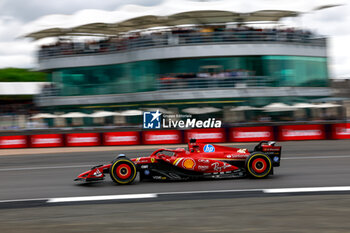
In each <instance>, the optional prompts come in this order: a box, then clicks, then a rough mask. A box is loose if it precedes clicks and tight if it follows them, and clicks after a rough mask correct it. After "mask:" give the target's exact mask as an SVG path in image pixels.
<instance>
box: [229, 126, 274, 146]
mask: <svg viewBox="0 0 350 233" xmlns="http://www.w3.org/2000/svg"><path fill="white" fill-rule="evenodd" d="M229 132H230V136H229V140H230V142H257V141H271V140H275V136H274V133H273V127H272V126H258V127H234V128H230V131H229Z"/></svg>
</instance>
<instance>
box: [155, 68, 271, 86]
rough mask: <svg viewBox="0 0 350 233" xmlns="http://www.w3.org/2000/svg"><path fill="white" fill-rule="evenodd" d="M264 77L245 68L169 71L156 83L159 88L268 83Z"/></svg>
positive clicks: (262, 84)
mask: <svg viewBox="0 0 350 233" xmlns="http://www.w3.org/2000/svg"><path fill="white" fill-rule="evenodd" d="M269 82H270V80H268V79H267V78H266V77H263V76H256V74H255V71H253V70H245V69H231V70H222V71H218V72H198V73H169V74H163V75H160V76H159V78H158V84H159V88H160V89H178V88H209V87H236V86H237V85H245V86H250V85H254V84H255V85H258V84H259V86H265V85H268V84H271V83H269Z"/></svg>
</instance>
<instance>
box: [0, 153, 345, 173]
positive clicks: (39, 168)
mask: <svg viewBox="0 0 350 233" xmlns="http://www.w3.org/2000/svg"><path fill="white" fill-rule="evenodd" d="M332 158H333V159H334V158H350V155H327V156H326V155H325V156H295V157H283V156H282V158H281V160H302V159H305V160H306V159H332ZM84 167H93V165H91V164H90V165H71V166H52V167H16V168H2V169H0V172H4V171H24V170H45V169H66V168H84Z"/></svg>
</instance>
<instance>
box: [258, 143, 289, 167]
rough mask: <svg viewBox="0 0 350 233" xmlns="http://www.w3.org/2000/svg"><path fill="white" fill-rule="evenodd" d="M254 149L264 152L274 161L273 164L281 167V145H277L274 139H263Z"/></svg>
mask: <svg viewBox="0 0 350 233" xmlns="http://www.w3.org/2000/svg"><path fill="white" fill-rule="evenodd" d="M254 151H260V152H264V154H266V155H268V156H269V157H270V159H271V161H272V166H274V167H279V166H280V162H281V151H282V147H281V146H276V142H274V141H261V142H259V144H258V145H256V146H255V148H254Z"/></svg>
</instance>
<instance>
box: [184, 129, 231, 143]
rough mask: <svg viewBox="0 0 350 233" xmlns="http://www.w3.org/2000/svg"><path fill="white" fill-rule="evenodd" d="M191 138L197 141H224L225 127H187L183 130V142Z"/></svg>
mask: <svg viewBox="0 0 350 233" xmlns="http://www.w3.org/2000/svg"><path fill="white" fill-rule="evenodd" d="M191 138H195V139H197V142H226V134H225V129H223V128H219V129H189V130H186V131H185V143H187V142H188V141H189V140H190V139H191Z"/></svg>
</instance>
